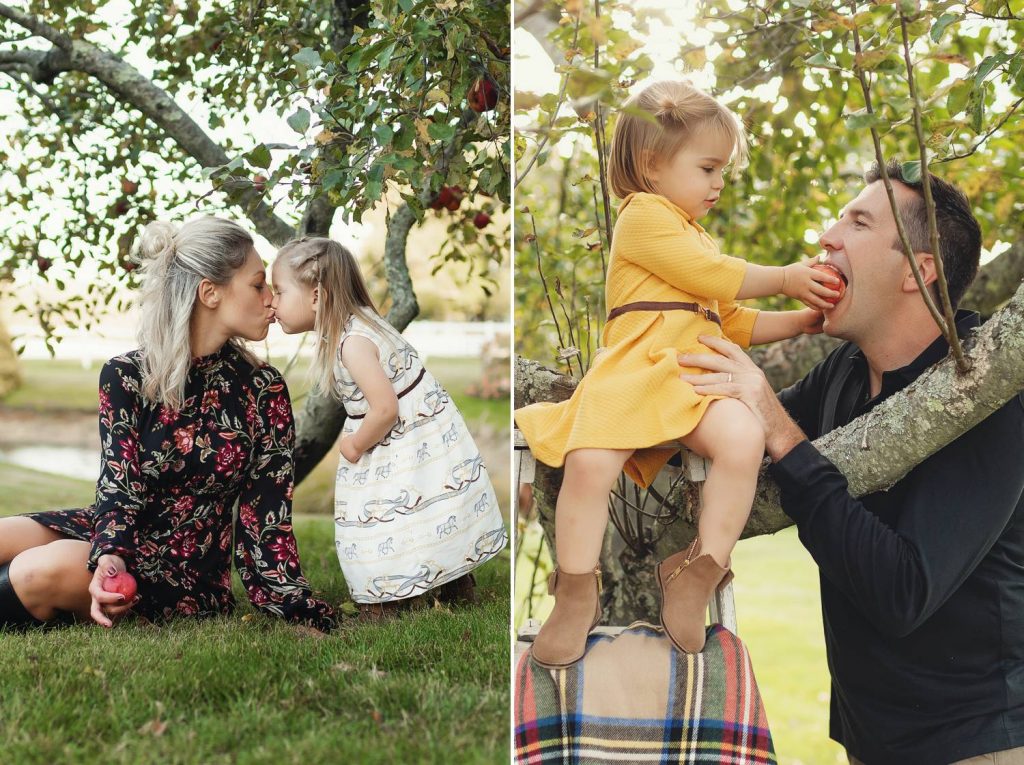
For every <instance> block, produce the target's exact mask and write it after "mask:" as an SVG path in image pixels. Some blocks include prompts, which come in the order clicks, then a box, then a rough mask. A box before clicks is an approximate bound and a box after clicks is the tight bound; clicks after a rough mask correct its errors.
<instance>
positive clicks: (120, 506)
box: [28, 342, 334, 630]
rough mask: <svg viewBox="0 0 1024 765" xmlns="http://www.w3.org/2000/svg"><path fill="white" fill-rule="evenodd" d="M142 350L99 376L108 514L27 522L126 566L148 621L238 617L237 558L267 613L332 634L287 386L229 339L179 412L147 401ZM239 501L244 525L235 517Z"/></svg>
mask: <svg viewBox="0 0 1024 765" xmlns="http://www.w3.org/2000/svg"><path fill="white" fill-rule="evenodd" d="M139 355H140V352H139V351H131V352H130V353H127V354H125V355H124V356H117V357H115V358H113V359H111V360H110V361H108V362H107V363H106V364H105V365H104V367H103V370H102V371H101V373H100V393H99V396H100V406H99V413H100V442H101V449H102V452H103V454H102V460H101V468H100V477H99V481H97V483H96V504H95V505H94V506H92V507H86V508H81V509H75V510H58V511H54V512H45V513H33V514H31V515H29V516H28V517H30V518H32V519H33V520H35V521H37V522H38V523H41V524H43V525H44V526H46V527H48V528H50V529H53V530H54V531H57V532H59V533H61V534H64V535H66V536H68V537H72V538H74V539H81V540H85V541H88V542H91V543H92V552H91V554H90V556H89V566H90V568H91V569H95V567H96V564H97V561H98V560H99V557H100V556H101V555H105V554H114V555H119V556H121V557H122V558H124V560H125V562H126V564H127V566H128V570H129V571H130V572H131V573H132V574H134V575H135V577H136V579H137V580H138V584H139V595H140V597H141V601H140V602H139V604H138V605H137V606H135V612H137V613H139V614H141V615H142V616H145V617H147V618H149V619H154V620H158V619H165V618H168V617H171V616H175V615H187V616H212V615H216V614H225V613H230V612H231V610H232V609H233V607H234V597H233V595H232V593H231V555H232V529H234V558H235V566H236V567H237V569H238V572H239V575H240V577H241V580H242V584H243V585H244V587H245V591H246V593H247V595H248V597H249V600H250V601H251V602H252V603H253V605H255V606H256V607H257V608H259V609H261V610H263V611H266V612H268V613H271V614H274V615H276V616H280V617H283V618H285V619H287V620H289V621H294V622H301V623H304V624H306V625H309V626H312V627H316V628H317V629H321V630H329V629H331V628H332V627H333V626H334V619H333V612H332V610H331V608H330V606H328V605H327V604H326V603H324V602H322V601H320V600H317V599H315V598H313V597H312V593H311V591H310V587H309V584H308V583H307V582H306V579H305V578H304V577H303V576H302V571H301V569H300V567H299V553H298V550H297V548H296V544H295V537H294V535H293V534H292V525H291V500H292V446H293V443H294V440H295V429H294V425H293V421H292V407H291V401H290V399H289V397H288V389H287V387H286V386H285V382H284V380H283V379H282V377H281V375H280V373H279V372H278V371H277V370H276V369H274V368H273V367H271V366H259V367H254V366H253V365H252V364H250V363H249V362H248V361H247V360H246V358H245V357H244V356H243V355H242V353H240V352H239V350H238V349H237V348H235V347H234V346H233V345H232V344H231V343H230V342H229V343H227V344H226V345H224V347H223V348H221V350H220V351H218V352H217V353H214V354H212V355H210V356H204V357H202V358H199V359H196V360H194V361H193V364H192V368H191V369H190V371H189V376H188V381H187V384H186V389H185V398H184V403H183V405H182V407H181V409H180V410H179V411H171V410H169V409H167V408H165V407H164V406H162V405H160V404H151V403H149V402H148V401H146V400H145V399H144V398H143V397H142V395H141V394H140V381H141V374H140V372H139V363H140V362H139ZM236 501H238V502H239V506H238V517H237V519H236V520H235V521H234V523H232V510H233V508H234V504H235V502H236Z"/></svg>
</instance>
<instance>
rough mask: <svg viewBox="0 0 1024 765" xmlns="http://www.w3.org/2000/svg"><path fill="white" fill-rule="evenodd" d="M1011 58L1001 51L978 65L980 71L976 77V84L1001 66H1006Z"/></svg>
mask: <svg viewBox="0 0 1024 765" xmlns="http://www.w3.org/2000/svg"><path fill="white" fill-rule="evenodd" d="M1010 58H1011V56H1010V55H1009V54H1007V53H1003V52H1002V51H1000V52H999V53H995V54H993V55H991V56H988V57H987V58H985V59H984V60H983V61H982V62H981V63H980V64H978V71H977V72H976V73H975V75H974V81H975V82H981V81H983V80H984V79H985V78H986V77H988V76H989V74H990V73H991V72H992V70H993V69H995V68H996V67H997V66H999V65H1000V64H1005V63H1006V62H1007V61H1009V60H1010Z"/></svg>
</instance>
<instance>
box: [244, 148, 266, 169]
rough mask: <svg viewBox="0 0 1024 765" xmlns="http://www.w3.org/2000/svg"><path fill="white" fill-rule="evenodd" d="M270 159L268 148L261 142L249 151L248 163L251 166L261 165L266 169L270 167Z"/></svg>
mask: <svg viewBox="0 0 1024 765" xmlns="http://www.w3.org/2000/svg"><path fill="white" fill-rule="evenodd" d="M270 159H271V157H270V149H268V148H267V147H266V146H264V145H263V144H262V143H261V144H260V145H259V146H257V147H256V148H255V149H253V150H252V151H250V152H249V164H250V165H252V166H253V167H262V168H264V169H266V168H268V167H270Z"/></svg>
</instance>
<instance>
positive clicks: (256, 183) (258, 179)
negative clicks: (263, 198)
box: [252, 174, 267, 194]
mask: <svg viewBox="0 0 1024 765" xmlns="http://www.w3.org/2000/svg"><path fill="white" fill-rule="evenodd" d="M252 187H253V188H254V189H256V191H258V192H259V193H260V194H262V193H263V190H264V189H265V188H267V176H265V175H259V174H257V175H254V176H253V177H252Z"/></svg>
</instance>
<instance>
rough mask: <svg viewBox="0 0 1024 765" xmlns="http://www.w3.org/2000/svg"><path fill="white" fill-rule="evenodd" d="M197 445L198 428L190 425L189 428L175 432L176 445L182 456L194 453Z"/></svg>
mask: <svg viewBox="0 0 1024 765" xmlns="http://www.w3.org/2000/svg"><path fill="white" fill-rule="evenodd" d="M195 443H196V428H195V425H190V426H189V427H187V428H178V429H177V430H176V431H174V445H175V446H177V447H178V451H180V452H181V453H182V454H188V453H189V452H191V451H192V447H193V446H195Z"/></svg>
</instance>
